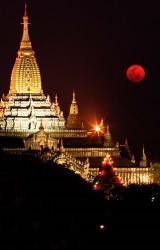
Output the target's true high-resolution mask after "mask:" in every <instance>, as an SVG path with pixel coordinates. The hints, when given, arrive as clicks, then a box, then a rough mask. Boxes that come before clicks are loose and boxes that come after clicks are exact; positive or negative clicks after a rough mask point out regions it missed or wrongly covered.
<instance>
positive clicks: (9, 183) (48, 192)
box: [0, 152, 106, 249]
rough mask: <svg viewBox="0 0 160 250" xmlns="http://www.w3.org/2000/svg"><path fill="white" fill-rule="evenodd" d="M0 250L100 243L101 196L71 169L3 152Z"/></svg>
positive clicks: (70, 247)
mask: <svg viewBox="0 0 160 250" xmlns="http://www.w3.org/2000/svg"><path fill="white" fill-rule="evenodd" d="M0 158H1V167H0V208H1V213H0V238H1V239H2V240H1V241H0V244H1V249H3V247H11V249H28V248H29V249H80V248H81V247H82V246H83V245H84V244H88V245H93V246H94V244H98V234H97V228H98V225H99V224H101V223H102V220H103V222H104V221H105V220H106V209H105V204H104V201H103V199H102V197H101V196H100V195H98V194H95V193H93V192H92V190H91V189H90V187H89V185H88V184H87V183H86V182H85V181H84V180H82V179H81V178H80V176H78V175H75V174H74V173H73V172H71V171H69V170H68V169H64V168H63V167H61V166H58V165H56V164H53V163H52V162H48V163H43V162H41V161H40V160H38V159H35V158H34V157H32V156H16V155H14V156H13V155H8V154H5V153H3V152H1V156H0Z"/></svg>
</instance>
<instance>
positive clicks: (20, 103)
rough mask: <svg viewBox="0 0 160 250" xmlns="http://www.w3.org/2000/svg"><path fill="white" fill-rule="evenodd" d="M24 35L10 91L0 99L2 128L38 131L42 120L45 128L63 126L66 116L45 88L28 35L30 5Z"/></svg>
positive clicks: (24, 17)
mask: <svg viewBox="0 0 160 250" xmlns="http://www.w3.org/2000/svg"><path fill="white" fill-rule="evenodd" d="M22 24H23V35H22V39H21V43H20V48H19V50H18V53H17V58H16V61H15V64H14V67H13V70H12V74H11V80H10V90H9V94H8V95H7V96H4V95H3V96H2V98H1V102H0V129H1V131H3V130H4V131H6V132H7V131H13V132H23V131H26V132H27V131H28V133H29V132H34V131H37V130H38V129H39V127H40V124H41V120H42V121H43V126H44V129H45V130H46V131H49V132H50V131H52V130H54V129H63V128H64V127H65V119H64V117H63V112H62V111H61V110H60V107H59V105H58V101H57V96H56V97H55V102H51V100H50V97H49V95H45V94H44V93H43V89H42V82H41V75H40V70H39V67H38V64H37V61H36V57H35V52H34V50H33V48H32V44H31V41H30V37H29V17H28V14H27V5H26V4H25V12H24V16H23V23H22Z"/></svg>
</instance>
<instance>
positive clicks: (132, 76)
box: [127, 64, 145, 83]
mask: <svg viewBox="0 0 160 250" xmlns="http://www.w3.org/2000/svg"><path fill="white" fill-rule="evenodd" d="M144 77H145V70H144V68H143V67H142V66H140V65H138V64H135V65H132V66H130V67H129V68H128V70H127V78H128V79H129V80H130V81H131V82H134V83H139V82H141V81H142V80H143V79H144Z"/></svg>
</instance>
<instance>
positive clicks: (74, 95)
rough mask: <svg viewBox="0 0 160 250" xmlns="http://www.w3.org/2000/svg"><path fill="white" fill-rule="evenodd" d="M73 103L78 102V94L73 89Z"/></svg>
mask: <svg viewBox="0 0 160 250" xmlns="http://www.w3.org/2000/svg"><path fill="white" fill-rule="evenodd" d="M72 103H73V104H74V103H76V94H75V91H73V99H72Z"/></svg>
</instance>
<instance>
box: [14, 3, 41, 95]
mask: <svg viewBox="0 0 160 250" xmlns="http://www.w3.org/2000/svg"><path fill="white" fill-rule="evenodd" d="M28 20H29V17H28V14H27V4H25V11H24V15H23V23H22V24H23V35H22V40H21V43H20V49H19V51H18V56H17V58H16V61H15V64H14V67H13V70H12V74H11V82H10V91H9V94H11V95H12V94H42V93H43V90H42V83H41V75H40V71H39V67H38V64H37V62H36V58H35V56H34V54H35V53H34V50H33V49H32V45H31V41H30V37H29V30H28V25H29V22H28Z"/></svg>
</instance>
